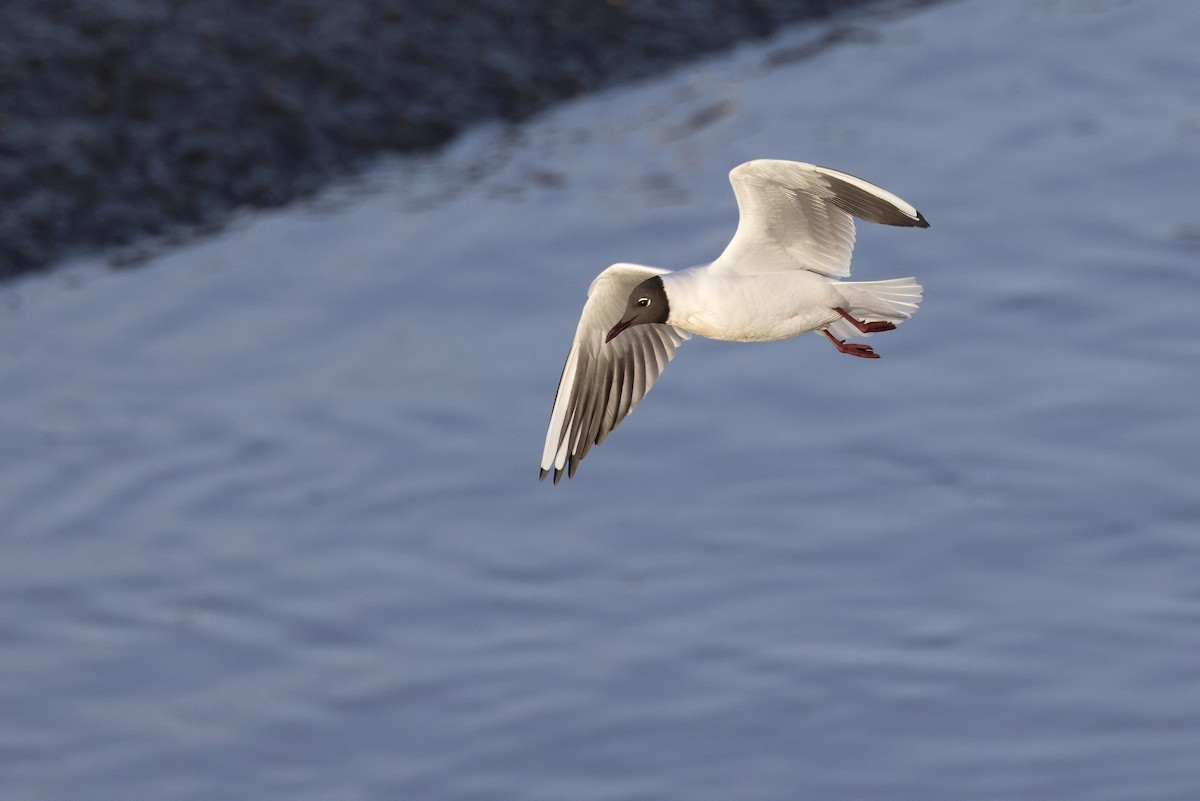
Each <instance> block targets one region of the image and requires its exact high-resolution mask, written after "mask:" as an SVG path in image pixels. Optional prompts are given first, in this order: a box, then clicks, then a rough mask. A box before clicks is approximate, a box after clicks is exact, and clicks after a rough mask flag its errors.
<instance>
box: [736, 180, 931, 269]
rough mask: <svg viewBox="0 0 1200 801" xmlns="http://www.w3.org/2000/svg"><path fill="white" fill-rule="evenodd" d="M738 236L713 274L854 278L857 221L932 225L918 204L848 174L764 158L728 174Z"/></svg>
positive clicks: (916, 225) (922, 226)
mask: <svg viewBox="0 0 1200 801" xmlns="http://www.w3.org/2000/svg"><path fill="white" fill-rule="evenodd" d="M729 182H730V183H731V184H733V193H734V195H735V196H737V204H738V212H739V213H740V215H741V216H740V218H739V219H738V227H737V232H736V233H734V235H733V239H732V240H731V241H730V242H729V245H728V246H727V247H726V248H725V251H724V252H723V253H722V254H721V255H720V256H719V257H718V258H717V260H716V261H715V262H713V264H712V269H714V270H717V271H726V272H731V273H737V274H742V275H752V274H757V273H770V272H782V271H784V270H811V271H813V272H815V273H821V274H822V275H827V276H830V277H831V278H844V277H846V276H848V275H850V255H851V253H852V252H853V250H854V217H858V218H859V219H862V220H866V221H867V222H873V223H883V224H885V225H902V226H915V227H917V228H928V227H929V223H928V222H926V221H925V218H924V217H922V216H921V213H920V212H919V211H917V210H916V209H915V208H914V207H913V206H912V204H910V203H908V202H906V201H904V200H901V199H900V198H898V197H896V196H895V195H893V194H892V193H891V192H888V191H887V190H885V189H880V188H879V187H878V186H875V185H874V184H871V183H868V182H866V181H864V180H863V179H861V178H856V177H854V176H853V175H849V174H848V173H844V172H838V171H837V170H831V169H828V168H826V167H818V166H816V165H814V164H805V163H803V162H799V161H777V160H772V159H758V160H756V161H747V162H746V163H745V164H740V165H738V166H737V167H734V168H733V169H732V170H731V171H730V173H729Z"/></svg>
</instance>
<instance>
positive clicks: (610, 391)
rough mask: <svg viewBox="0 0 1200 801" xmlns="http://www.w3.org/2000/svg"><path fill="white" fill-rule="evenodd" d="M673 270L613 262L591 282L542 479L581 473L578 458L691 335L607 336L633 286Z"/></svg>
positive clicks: (668, 331) (645, 331) (656, 328)
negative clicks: (552, 474)
mask: <svg viewBox="0 0 1200 801" xmlns="http://www.w3.org/2000/svg"><path fill="white" fill-rule="evenodd" d="M665 272H669V271H668V270H660V269H657V268H654V267H642V266H640V265H636V264H614V265H613V266H612V267H609V268H608V269H607V270H605V271H604V272H602V273H600V275H598V276H596V280H595V281H593V282H592V285H591V286H590V287H588V299H587V303H586V304H584V307H583V314H582V315H581V316H580V318H579V327H578V328H577V329H575V340H574V341H573V342H572V343H571V350H570V352H569V353H568V354H567V363H566V365H564V367H563V371H562V378H561V379H559V382H558V394H557V395H556V396H555V398H554V409H553V411H552V412H551V413H550V427H549V429H548V430H547V431H546V447H545V448H544V450H543V451H542V468H541V478H545V477H546V475H547V474H548V473H550V472H551V471H553V472H554V483H555V484H557V483H558V480H559V479H560V478H562V474H563V471H564V470H566V472H567V476H568V477H571V476H574V475H575V469H576V468H577V467H578V466H579V460H580V459H582V458H583V457H584V455H585V454H587V452H588V449H590V448H591V447H592V445H599V444H600V443H601V442H603V441H604V438H605V437H606V436H608V432H610V431H612V430H613V429H614V428H616V427H617V425H618V424H619V423H620V422H621V420H622V419H623V418H624V417H625V415H627V414H629V413H630V412H631V411H633V407H635V406H637V404H638V401H640V400H641V399H642V397H643V396H644V395H645V394H646V393H647V392H649V391H650V387H651V386H653V384H654V382H655V380H656V379H657V378H658V376H659V375H660V374H661V373H662V371H663V368H665V367H666V366H667V363H668V362H669V361H671V359H672V358H673V357H674V356H675V348H676V347H678V346H679V343H681V342H683V341H684V340H685V339H690V338H691V335H690V334H688V333H687V332H686V331H683V330H681V329H678V328H675V327H674V326H670V325H661V324H648V325H635V326H633V327H632V328H628V329H626V330H625V331H623V332H621V333H620V334H618V335H617V336H616V337H614V338H613V340H612V341H611V342H607V343H606V342H605V341H604V336H605V334H607V333H608V331H609V329H611V328H612V327H613V326H614V325H616V324H617V323H619V322H620V321H621V314H622V313H623V312H624V311H625V303H626V301H627V300H628V299H629V293H630V292H632V291H633V288H634V287H635V286H637V285H638V284H640V283H641V282H642V281H645V280H646V279H647V278H650V277H651V276H654V275H660V274H662V273H665Z"/></svg>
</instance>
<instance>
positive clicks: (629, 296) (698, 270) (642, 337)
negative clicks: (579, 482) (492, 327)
mask: <svg viewBox="0 0 1200 801" xmlns="http://www.w3.org/2000/svg"><path fill="white" fill-rule="evenodd" d="M729 182H730V183H731V184H733V193H734V195H735V196H736V198H737V205H738V213H739V215H740V216H739V219H738V227H737V231H736V232H735V233H734V235H733V239H732V240H730V242H729V244H728V245H727V246H726V248H725V250H724V252H722V253H721V255H720V256H718V257H717V259H716V261H713V262H711V263H709V264H703V265H700V266H697V267H691V268H688V269H686V270H678V271H675V272H672V271H671V270H665V269H662V268H659V267H647V266H644V265H640V264H614V265H612V266H611V267H609V268H608V269H606V270H604V271H603V272H601V273H600V274H599V275H598V276H596V279H595V280H594V281H592V284H591V286H590V287H588V297H587V302H586V303H585V304H584V306H583V313H582V315H581V316H580V318H579V327H578V328H576V330H575V339H574V341H572V343H571V350H570V351H569V352H568V353H567V361H566V364H565V365H564V367H563V371H562V377H561V378H560V379H559V382H558V393H557V395H556V396H555V398H554V408H553V410H552V411H551V413H550V426H549V429H548V430H547V432H546V445H545V449H544V450H543V451H542V463H541V471H540V476H539V477H540V478H542V479H544V478H546V476H547V475H549V474H550V473H553V474H554V483H555V484H557V483H558V481H559V479H560V478H562V475H563V473H564V472H566V474H567V476H568V477H573V476H574V475H575V470H576V469H577V468H578V467H579V461H580V460H581V459H583V457H584V456H585V455H587V452H588V450H589V449H590V448H591V447H592V445H599V444H600V443H601V442H603V441H604V438H605V437H607V436H608V433H609V432H610V431H612V430H613V429H614V428H616V427H617V425H618V424H619V423H620V422H621V420H623V419H624V418H625V416H626V415H627V414H629V413H630V412H631V411H633V408H634V407H635V406H637V404H638V401H640V400H641V399H642V398H643V397H644V396H645V394H646V393H647V392H649V391H650V387H651V386H653V384H654V382H655V381H656V380H657V379H658V377H659V375H660V374H661V373H662V371H663V368H665V367H666V366H667V363H668V362H669V361H671V359H672V358H674V356H675V349H676V348H677V347H679V345H680V343H682V342H683V341H684V340H686V339H690V338H691V335H692V334H698V335H700V336H703V337H708V338H709V339H721V340H727V341H732V342H770V341H772V340H777V339H790V338H791V337H796V336H799V335H800V334H805V333H808V332H809V331H819V332H821V334H823V335H824V336H825V337H826V338H827V339H828V340H829V341H830V342H831V343H833V346H834V347H835V348H837V349H838V351H839V352H841V353H847V354H849V355H851V356H859V357H861V358H864V359H877V358H879V356H878V354H876V353H875V351H874V350H872V349H871V347H870V346H869V345H864V344H860V343H852V342H849V341H848V340H849V339H851V338H852V337H856V336H857V335H860V334H861V335H867V334H874V333H877V332H879V331H891V330H892V329H894V328H895V327H896V324H897V323H900V322H901V321H903V320H905V319H907V318H908V317H909V316H911V315H912V313H913V312H914V311H916V309H917V304H918V303H920V301H921V285H920V284H918V283H917V282H916V280H915V279H913V278H894V279H891V280H888V281H842V280H839V279H842V278H846V277H848V276H849V275H850V255H851V252H852V251H853V249H854V218H855V217H858V218H859V219H861V220H866V221H867V222H873V223H883V224H885V225H898V226H907V227H915V228H928V227H929V223H928V222H926V220H925V218H924V217H923V216H922V215H921V213H920V212H919V211H917V210H916V208H914V207H913V206H912V204H910V203H908V202H906V201H904V200H901V199H900V198H898V197H896V196H895V195H893V194H892V193H891V192H888V191H886V190H884V189H881V188H880V187H878V186H875V185H874V184H871V183H868V182H867V181H864V180H863V179H861V178H856V177H855V176H853V175H849V174H848V173H844V172H838V171H837V170H831V169H829V168H827V167H818V166H816V165H814V164H805V163H803V162H798V161H778V160H772V159H758V160H755V161H748V162H746V163H745V164H741V165H738V166H737V167H734V168H733V169H732V170H731V171H730V173H729Z"/></svg>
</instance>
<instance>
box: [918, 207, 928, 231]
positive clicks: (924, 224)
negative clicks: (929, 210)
mask: <svg viewBox="0 0 1200 801" xmlns="http://www.w3.org/2000/svg"><path fill="white" fill-rule="evenodd" d="M917 227H918V228H928V227H929V220H927V219H925V215H924V214H922V213H921V212H919V211H918V212H917Z"/></svg>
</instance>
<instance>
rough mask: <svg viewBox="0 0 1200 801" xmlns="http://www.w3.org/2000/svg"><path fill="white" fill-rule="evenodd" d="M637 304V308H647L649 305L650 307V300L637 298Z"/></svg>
mask: <svg viewBox="0 0 1200 801" xmlns="http://www.w3.org/2000/svg"><path fill="white" fill-rule="evenodd" d="M637 304H638V305H639V306H649V305H650V298H638V302H637Z"/></svg>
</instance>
